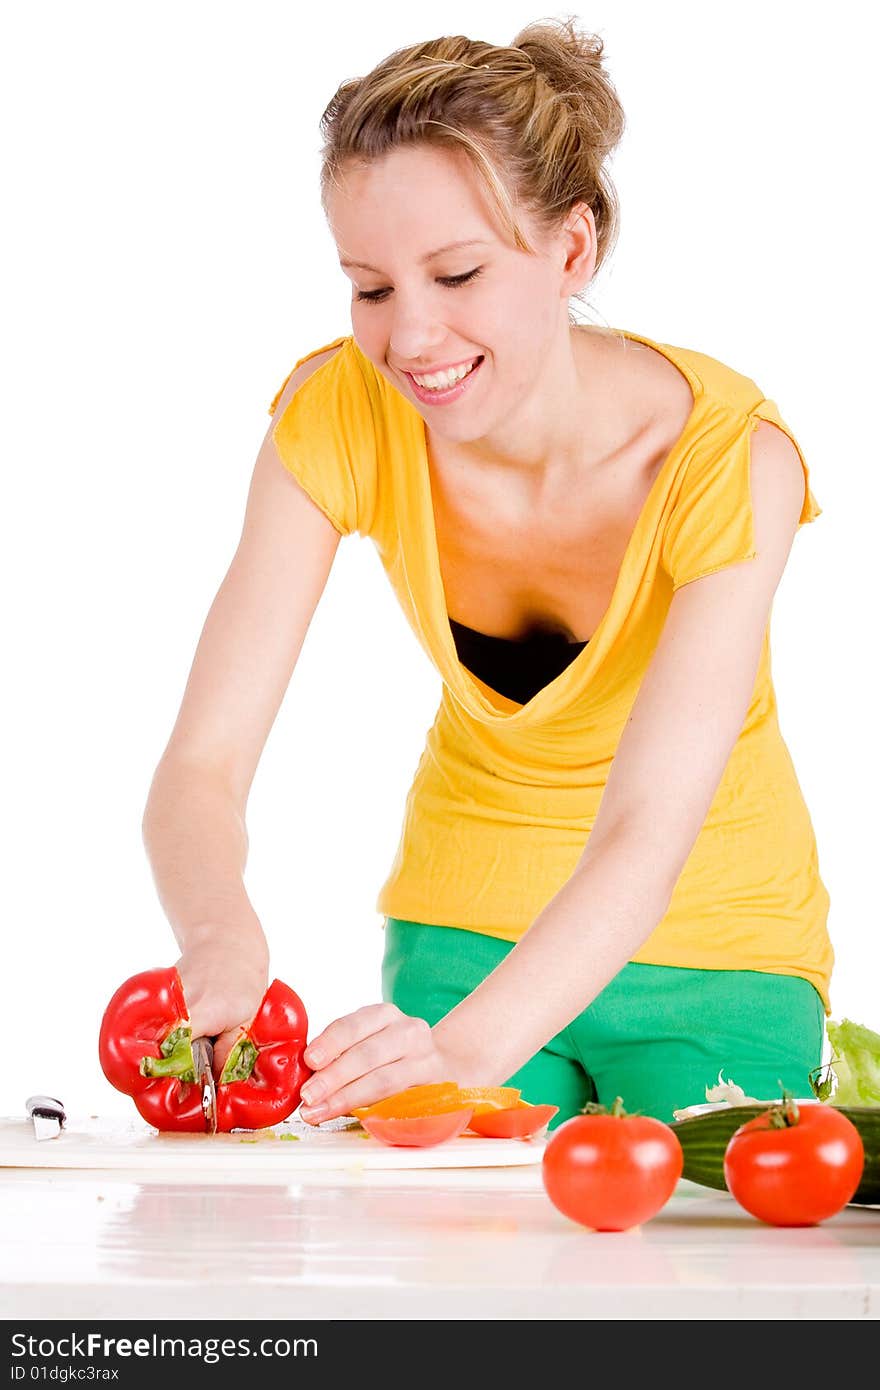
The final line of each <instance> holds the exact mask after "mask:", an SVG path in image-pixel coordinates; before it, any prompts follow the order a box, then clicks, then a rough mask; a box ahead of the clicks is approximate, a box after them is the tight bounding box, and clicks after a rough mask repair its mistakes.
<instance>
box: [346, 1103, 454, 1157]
mask: <svg viewBox="0 0 880 1390" xmlns="http://www.w3.org/2000/svg"><path fill="white" fill-rule="evenodd" d="M473 1113H474V1112H473V1111H472V1110H443V1111H438V1113H437V1114H436V1115H403V1116H395V1115H364V1116H363V1117H362V1119H361V1124H362V1125H363V1127H364V1129H365V1130H366V1131H367V1133H368V1134H372V1136H373V1138H374V1139H378V1140H380V1141H381V1143H383V1144H392V1145H395V1146H400V1147H403V1148H414V1149H427V1148H431V1147H433V1145H434V1144H445V1143H446V1140H447V1139H455V1138H456V1137H457V1136H458V1135H459V1134H461V1133H462V1131H463V1130H465V1129H466V1128H467V1125H468V1121H469V1120H470V1118H471V1116H472V1115H473Z"/></svg>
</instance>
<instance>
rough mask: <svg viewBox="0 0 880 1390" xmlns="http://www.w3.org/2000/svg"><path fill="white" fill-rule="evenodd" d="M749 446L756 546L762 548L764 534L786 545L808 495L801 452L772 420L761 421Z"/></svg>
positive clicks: (769, 538) (792, 533) (795, 528)
mask: <svg viewBox="0 0 880 1390" xmlns="http://www.w3.org/2000/svg"><path fill="white" fill-rule="evenodd" d="M750 444H751V470H750V482H751V491H752V510H753V513H754V518H755V541H756V544H757V545H758V546H759V547H760V538H761V534H763V536H764V537H765V538H767V539H768V540H771V541H772V540H773V539H774V538H775V539H776V540H777V543H778V544H784V542H785V540H786V538H787V539H788V540H789V541H790V540H791V538H792V536H793V535H794V532H795V531H796V530H797V525H798V522H799V520H800V516H801V511H802V509H803V505H804V497H805V495H806V477H805V474H804V465H803V462H802V460H801V456H800V453H799V451H798V449H797V446H796V445H795V444H794V442H793V440H792V439H791V438H790V437H789V435H787V434H786V432H785V430H782V429H780V428H779V426H778V425H774V424H773V423H772V421H770V420H759V422H758V424H757V425H756V427H755V429H754V430H753V432H752V435H751V440H750ZM759 533H760V534H759Z"/></svg>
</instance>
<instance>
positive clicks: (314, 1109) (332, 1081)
mask: <svg viewBox="0 0 880 1390" xmlns="http://www.w3.org/2000/svg"><path fill="white" fill-rule="evenodd" d="M432 1042H433V1038H432V1033H431V1028H430V1025H429V1024H428V1023H426V1021H425V1020H424V1019H423V1018H412V1017H408V1016H406V1015H402V1016H400V1017H398V1018H396V1019H395V1020H394V1022H393V1023H391V1024H389V1025H388V1026H387V1027H386V1028H383V1029H382V1030H381V1031H380V1032H378V1033H373V1034H371V1035H370V1037H368V1038H365V1039H364V1041H363V1042H360V1043H356V1044H355V1045H354V1046H353V1047H350V1048H348V1049H347V1050H346V1051H345V1052H344V1053H343V1054H342V1056H341V1057H338V1058H337V1059H336V1061H334V1062H331V1063H330V1064H329V1066H326V1067H324V1068H322V1069H321V1071H320V1072H315V1073H314V1074H313V1075H312V1076H310V1077H309V1079H308V1081H307V1082H306V1084H305V1086H303V1088H302V1092H301V1095H302V1099H303V1101H304V1102H305V1110H301V1112H300V1113H301V1114H302V1117H303V1119H305V1120H309V1119H314V1118H317V1117H318V1109H319V1108H320V1109H321V1111H322V1115H321V1118H323V1119H330V1118H332V1116H333V1115H344V1114H346V1113H347V1112H346V1110H345V1108H344V1106H345V1105H346V1104H347V1103H353V1104H369V1103H370V1100H371V1099H379V1098H380V1097H379V1096H378V1095H375V1096H373V1095H371V1096H370V1097H369V1098H368V1099H366V1100H363V1101H360V1100H354V1101H352V1099H351V1097H352V1095H353V1094H357V1095H364V1094H366V1093H365V1091H364V1088H363V1085H362V1086H361V1088H360V1090H358V1091H357V1092H355V1093H353V1092H352V1091H351V1089H350V1088H351V1085H352V1083H355V1082H365V1083H366V1086H367V1090H369V1088H370V1086H371V1085H375V1083H374V1081H373V1078H374V1077H375V1076H377V1075H379V1076H381V1077H382V1082H381V1083H380V1084H381V1085H384V1084H387V1069H388V1067H389V1066H393V1065H394V1064H395V1063H399V1062H402V1061H408V1062H409V1063H410V1064H411V1067H412V1069H413V1073H414V1075H415V1076H416V1079H417V1080H419V1079H421V1077H422V1075H423V1074H424V1067H425V1064H426V1062H427V1061H428V1060H429V1059H430V1058H432V1057H433V1046H432ZM401 1074H402V1073H401V1072H400V1071H399V1070H398V1072H397V1075H398V1076H400V1075H401ZM413 1084H414V1082H413V1081H404V1080H401V1081H400V1082H399V1084H398V1086H397V1088H396V1089H397V1090H402V1089H403V1088H404V1087H405V1086H407V1085H413ZM382 1094H383V1095H391V1094H393V1092H392V1091H387V1090H383V1091H382ZM331 1112H332V1115H331Z"/></svg>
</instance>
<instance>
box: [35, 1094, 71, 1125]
mask: <svg viewBox="0 0 880 1390" xmlns="http://www.w3.org/2000/svg"><path fill="white" fill-rule="evenodd" d="M25 1105H26V1107H27V1112H28V1114H29V1115H44V1116H45V1117H46V1118H47V1119H50V1120H56V1119H57V1120H62V1121H63V1120H66V1119H67V1116H66V1115H65V1113H64V1106H63V1104H62V1103H61V1101H60V1100H56V1099H55V1097H54V1096H28V1098H27V1100H26V1101H25Z"/></svg>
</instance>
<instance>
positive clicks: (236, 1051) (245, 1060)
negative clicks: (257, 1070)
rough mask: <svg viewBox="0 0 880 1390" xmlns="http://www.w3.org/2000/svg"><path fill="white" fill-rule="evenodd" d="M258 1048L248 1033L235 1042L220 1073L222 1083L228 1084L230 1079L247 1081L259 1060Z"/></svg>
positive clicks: (223, 1084)
mask: <svg viewBox="0 0 880 1390" xmlns="http://www.w3.org/2000/svg"><path fill="white" fill-rule="evenodd" d="M257 1055H258V1049H257V1048H256V1047H255V1046H254V1044H253V1043H252V1042H251V1040H250V1038H249V1037H248V1036H247V1034H246V1033H243V1034H242V1036H241V1037H240V1038H239V1039H238V1041H237V1042H236V1043H234V1044H233V1046H232V1048H231V1050H230V1053H229V1056H228V1057H227V1058H226V1062H225V1064H224V1067H223V1071H222V1072H221V1074H220V1085H221V1086H226V1085H228V1084H229V1082H230V1081H247V1079H248V1077H249V1076H250V1075H251V1072H252V1071H253V1069H254V1065H255V1063H256V1060H257Z"/></svg>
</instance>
